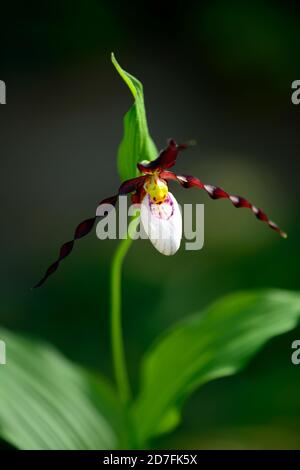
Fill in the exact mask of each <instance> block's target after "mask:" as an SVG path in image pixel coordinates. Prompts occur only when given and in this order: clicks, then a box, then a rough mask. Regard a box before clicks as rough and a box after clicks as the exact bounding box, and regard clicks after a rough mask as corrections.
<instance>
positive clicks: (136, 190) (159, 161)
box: [35, 139, 287, 287]
mask: <svg viewBox="0 0 300 470" xmlns="http://www.w3.org/2000/svg"><path fill="white" fill-rule="evenodd" d="M187 147H188V144H181V145H177V143H176V142H175V140H173V139H170V140H169V142H168V146H167V147H166V148H165V149H164V150H162V151H161V152H160V154H159V156H158V157H157V158H156V159H155V160H152V161H149V162H141V163H138V165H137V167H138V169H139V171H140V172H141V173H142V174H141V176H138V177H136V178H132V179H129V180H127V181H124V182H123V183H122V184H121V186H120V187H119V190H118V193H117V194H116V195H114V196H111V197H109V198H106V199H104V200H102V201H101V202H100V203H99V205H98V208H97V211H96V215H95V216H94V217H92V218H90V219H86V220H84V221H83V222H81V223H80V224H79V225H78V226H77V228H76V230H75V233H74V238H73V239H72V240H70V241H68V242H66V243H64V244H63V245H62V247H61V248H60V252H59V257H58V259H57V260H56V261H55V262H54V263H53V264H51V266H49V268H48V269H47V271H46V273H45V275H44V277H43V278H42V279H41V280H40V281H39V282H38V283H37V284H36V285H35V287H40V286H41V285H42V284H43V283H44V282H45V281H46V279H47V278H48V277H49V276H50V274H53V273H54V272H55V271H56V269H57V268H58V266H59V263H60V262H61V261H62V260H63V259H64V258H66V256H68V255H69V254H70V253H71V251H72V249H73V246H74V243H75V241H76V240H78V239H80V238H82V237H84V236H85V235H87V234H88V233H90V231H91V230H92V228H93V226H94V223H95V221H96V219H97V217H98V216H99V212H100V211H99V208H100V207H101V206H102V205H103V204H111V205H113V206H115V204H116V202H117V200H118V197H119V196H121V195H127V194H131V199H132V202H133V203H135V204H140V205H141V223H142V226H143V228H144V230H145V232H146V234H147V236H148V237H149V239H150V240H151V242H152V243H153V245H154V246H155V248H156V249H157V250H158V251H159V252H160V253H162V254H164V255H173V254H174V253H176V251H177V250H178V248H179V246H180V242H181V237H182V218H181V212H180V209H179V206H178V204H177V201H176V199H175V197H174V196H173V194H172V193H171V192H170V191H169V187H168V182H169V181H171V180H174V181H177V182H178V183H179V184H180V185H181V186H182V187H183V188H192V187H196V188H198V189H203V190H204V191H206V193H207V194H208V195H209V196H210V197H211V198H212V199H229V200H230V201H231V203H232V204H233V205H234V206H235V207H237V208H239V207H246V208H248V209H250V210H251V211H252V212H253V214H254V215H255V216H256V218H257V219H258V220H261V221H263V222H265V223H266V224H268V225H269V227H270V228H271V229H273V230H275V231H276V232H278V233H279V234H280V235H281V236H282V237H283V238H286V237H287V235H286V233H285V232H283V231H282V230H281V229H280V228H279V227H278V226H277V225H276V224H275V223H274V222H272V221H271V220H270V219H269V218H268V216H267V215H266V214H265V213H264V212H263V211H262V210H261V209H258V208H257V207H256V206H254V205H253V204H251V203H250V202H249V201H248V200H247V199H245V198H243V197H240V196H236V195H231V194H229V193H227V192H226V191H224V190H223V189H221V188H219V187H217V186H213V185H210V184H204V183H202V182H201V181H200V180H199V179H198V178H195V177H194V176H188V175H176V174H175V173H173V172H172V171H169V169H170V168H172V167H173V166H174V165H175V163H176V158H177V156H178V153H179V152H180V151H181V150H184V149H186V148H187ZM101 215H102V214H101Z"/></svg>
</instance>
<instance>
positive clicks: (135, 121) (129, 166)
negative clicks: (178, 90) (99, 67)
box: [111, 54, 158, 180]
mask: <svg viewBox="0 0 300 470" xmlns="http://www.w3.org/2000/svg"><path fill="white" fill-rule="evenodd" d="M111 60H112V63H113V64H114V66H115V68H116V69H117V71H118V72H119V74H120V76H121V77H122V79H123V80H124V82H125V83H126V85H127V86H128V88H129V89H130V91H131V93H132V95H133V98H134V103H133V105H132V106H131V108H130V109H129V111H128V112H127V113H126V114H125V117H124V135H123V139H122V141H121V143H120V146H119V149H118V170H119V175H120V178H121V180H126V179H129V178H134V177H135V176H137V175H138V169H137V166H136V165H137V163H138V162H141V161H143V160H153V159H154V158H156V157H157V153H158V152H157V149H156V147H155V144H154V142H153V140H152V138H151V136H150V134H149V131H148V125H147V118H146V111H145V105H144V94H143V85H142V84H141V82H140V81H139V80H137V79H136V78H135V77H133V76H132V75H130V74H129V73H128V72H126V71H125V70H123V69H122V68H121V67H120V65H119V64H118V62H117V61H116V58H115V56H114V54H112V55H111Z"/></svg>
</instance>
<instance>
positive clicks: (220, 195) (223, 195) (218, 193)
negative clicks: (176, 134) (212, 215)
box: [160, 171, 287, 238]
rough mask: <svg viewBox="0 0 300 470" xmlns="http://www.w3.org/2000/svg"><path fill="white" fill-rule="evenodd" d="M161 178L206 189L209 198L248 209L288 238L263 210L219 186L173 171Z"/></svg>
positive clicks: (167, 172) (163, 174) (186, 186)
mask: <svg viewBox="0 0 300 470" xmlns="http://www.w3.org/2000/svg"><path fill="white" fill-rule="evenodd" d="M160 176H161V178H163V179H165V180H176V181H178V182H179V183H180V184H181V186H183V187H184V188H192V187H198V188H199V189H204V191H206V192H207V194H208V195H209V197H211V198H212V199H229V200H230V201H231V203H232V204H233V205H234V207H237V208H239V207H246V208H248V209H250V210H251V211H252V212H253V214H254V215H255V217H256V218H257V219H258V220H261V221H262V222H265V223H266V224H267V225H268V226H269V227H270V228H271V229H272V230H275V231H276V232H278V233H279V235H281V236H282V237H283V238H286V237H287V234H286V233H285V232H283V231H282V230H281V229H280V228H279V227H278V225H276V224H275V223H274V222H273V221H272V220H270V219H269V218H268V216H267V215H266V214H265V213H264V212H263V211H262V210H261V209H259V208H258V207H256V206H254V205H253V204H251V202H249V201H248V200H247V199H245V198H244V197H241V196H236V195H232V194H229V193H227V192H226V191H224V189H222V188H219V187H218V186H213V185H211V184H204V183H202V181H200V180H199V179H198V178H195V177H194V176H188V175H182V176H180V175H175V173H172V172H171V171H163V172H161V174H160Z"/></svg>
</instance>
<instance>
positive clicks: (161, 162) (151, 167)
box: [137, 139, 188, 173]
mask: <svg viewBox="0 0 300 470" xmlns="http://www.w3.org/2000/svg"><path fill="white" fill-rule="evenodd" d="M187 147H188V144H180V145H177V143H176V142H175V140H174V139H170V140H169V141H168V146H167V147H166V148H165V149H164V150H162V151H161V152H160V154H159V155H158V157H157V158H156V159H155V160H152V161H151V162H149V163H138V165H137V166H138V169H139V170H140V171H141V172H142V173H152V172H153V171H155V170H159V169H162V170H163V169H167V168H171V167H172V166H174V165H175V163H176V158H177V155H178V153H179V152H180V151H181V150H184V149H186V148H187Z"/></svg>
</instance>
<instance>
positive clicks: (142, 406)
mask: <svg viewBox="0 0 300 470" xmlns="http://www.w3.org/2000/svg"><path fill="white" fill-rule="evenodd" d="M299 318H300V294H299V293H295V292H288V291H283V290H265V291H254V292H251V291H249V292H247V291H246V292H239V293H235V294H232V295H229V296H226V297H224V298H222V299H221V300H219V301H217V302H216V303H214V304H212V305H211V306H210V307H208V308H207V309H206V310H205V311H204V312H202V313H198V314H196V315H194V316H192V317H190V318H188V319H186V320H184V321H182V322H180V323H179V324H178V325H176V326H175V327H174V328H172V329H171V330H170V331H169V332H168V333H167V334H165V335H164V336H163V337H162V338H161V339H159V340H158V341H157V342H156V343H155V345H154V346H153V347H152V348H151V349H150V351H149V352H148V353H147V354H146V356H145V358H144V360H143V367H142V383H141V390H140V394H139V397H138V400H137V402H136V404H135V407H134V410H133V411H134V414H135V419H136V427H137V432H138V433H139V440H140V442H141V443H144V442H147V440H148V439H149V438H150V437H152V436H154V435H155V434H158V433H160V432H161V430H162V429H164V430H165V431H166V430H167V426H166V419H167V418H168V417H170V416H172V415H173V416H176V414H174V410H176V409H177V411H178V412H179V410H180V406H181V405H182V403H183V401H184V399H185V398H186V397H187V396H188V395H189V394H191V393H192V392H193V391H194V390H195V389H196V388H197V387H199V386H201V385H203V384H205V383H206V382H208V381H210V380H213V379H216V378H218V377H223V376H228V375H231V374H235V373H237V372H238V371H239V370H240V369H241V368H243V367H244V366H245V365H246V364H247V362H248V361H249V360H250V359H251V357H252V356H253V355H254V354H255V353H256V352H257V351H258V350H259V349H260V348H261V347H262V346H263V344H264V343H265V342H266V341H268V340H269V339H270V338H272V337H274V336H276V335H279V334H282V333H285V332H287V331H289V330H291V329H292V328H294V327H295V326H296V324H297V322H298V320H299ZM175 424H176V420H175V421H174V422H172V421H170V423H169V426H168V428H169V430H170V429H171V428H172V427H174V425H175Z"/></svg>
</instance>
